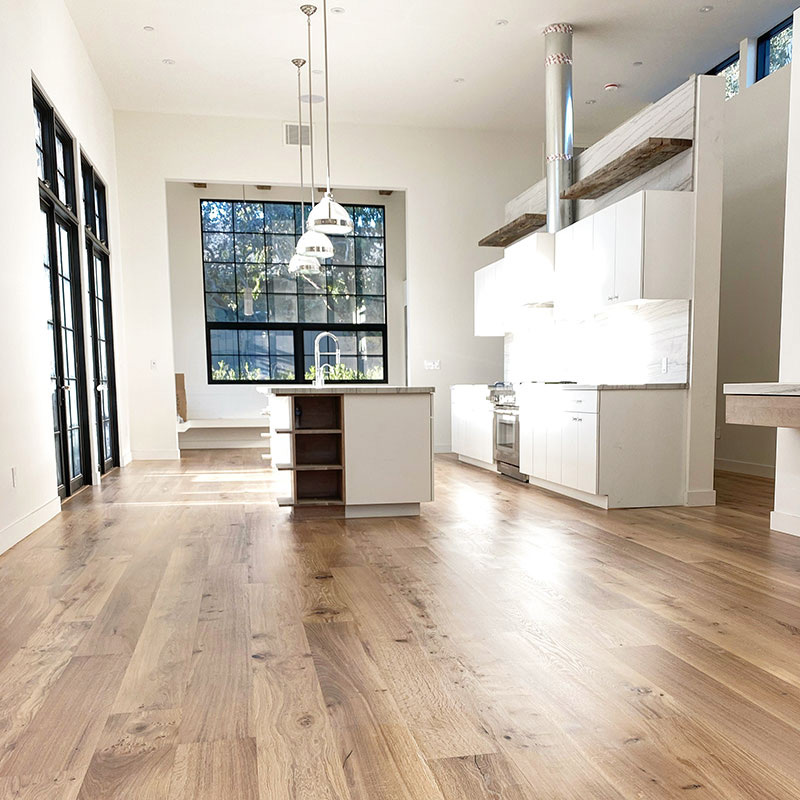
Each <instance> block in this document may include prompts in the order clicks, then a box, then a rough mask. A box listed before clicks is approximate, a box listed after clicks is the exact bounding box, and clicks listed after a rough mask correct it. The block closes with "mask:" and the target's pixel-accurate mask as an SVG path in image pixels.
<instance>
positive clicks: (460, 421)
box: [450, 386, 464, 454]
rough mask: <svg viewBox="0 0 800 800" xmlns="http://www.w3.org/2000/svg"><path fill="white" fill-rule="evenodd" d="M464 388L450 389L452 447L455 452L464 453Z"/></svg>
mask: <svg viewBox="0 0 800 800" xmlns="http://www.w3.org/2000/svg"><path fill="white" fill-rule="evenodd" d="M461 392H462V390H461V389H459V388H457V387H455V386H454V387H452V388H451V389H450V448H451V449H452V451H453V452H454V453H458V454H463V453H464V411H463V399H462V397H461Z"/></svg>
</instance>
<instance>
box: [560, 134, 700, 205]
mask: <svg viewBox="0 0 800 800" xmlns="http://www.w3.org/2000/svg"><path fill="white" fill-rule="evenodd" d="M691 146H692V140H691V139H670V138H665V137H663V136H649V137H648V138H646V139H645V140H644V141H642V142H640V143H639V144H637V145H635V146H634V147H631V149H630V150H627V151H626V152H624V153H623V154H622V155H621V156H618V157H617V158H615V159H614V160H613V161H609V162H608V163H607V164H604V165H603V166H602V167H600V169H598V170H597V171H596V172H593V173H592V174H591V175H587V176H586V177H585V178H581V180H579V181H576V182H575V183H573V184H572V186H570V187H568V188H567V189H565V190H564V191H563V192H562V193H561V199H562V200H581V199H583V200H597V199H598V198H600V197H603V196H604V195H606V194H608V193H609V192H611V191H613V190H614V189H618V188H619V187H620V186H623V185H624V184H626V183H630V182H631V181H632V180H635V179H636V178H638V177H639V176H641V175H644V174H645V173H647V172H650V171H651V170H653V169H655V168H656V167H658V166H660V165H661V164H663V163H664V162H665V161H669V160H670V159H671V158H675V156H678V155H680V154H681V153H684V152H685V151H686V150H688V149H689V148H690V147H691Z"/></svg>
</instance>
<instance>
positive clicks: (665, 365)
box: [661, 356, 669, 375]
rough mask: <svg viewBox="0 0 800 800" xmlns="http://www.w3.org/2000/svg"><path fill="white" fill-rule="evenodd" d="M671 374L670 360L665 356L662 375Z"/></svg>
mask: <svg viewBox="0 0 800 800" xmlns="http://www.w3.org/2000/svg"><path fill="white" fill-rule="evenodd" d="M668 372H669V359H668V358H667V357H666V356H665V357H664V358H662V359H661V374H662V375H666V374H667V373H668Z"/></svg>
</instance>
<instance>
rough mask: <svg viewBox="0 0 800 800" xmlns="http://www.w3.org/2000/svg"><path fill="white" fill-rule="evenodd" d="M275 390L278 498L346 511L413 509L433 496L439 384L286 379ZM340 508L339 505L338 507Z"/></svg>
mask: <svg viewBox="0 0 800 800" xmlns="http://www.w3.org/2000/svg"><path fill="white" fill-rule="evenodd" d="M260 391H264V392H265V393H267V394H269V395H270V422H271V424H272V426H273V427H272V433H273V435H274V439H275V443H274V444H273V453H274V454H275V458H274V462H273V463H274V465H275V468H276V469H277V470H279V471H280V472H283V473H289V474H290V476H291V481H292V483H291V487H292V488H291V496H290V497H284V498H280V499H279V500H278V505H280V506H288V507H295V508H308V507H313V506H319V507H329V506H333V507H337V506H338V507H342V509H343V511H342V512H339V513H340V514H343V515H344V516H345V517H378V516H409V515H416V514H419V511H420V503H422V502H427V501H430V500H432V499H433V389H432V388H430V387H425V388H417V387H408V386H401V387H390V386H374V387H373V386H333V385H328V386H325V387H324V388H322V389H316V388H314V387H311V386H297V387H294V386H285V387H284V386H281V387H277V386H276V387H272V388H270V389H265V390H260ZM332 513H335V512H332Z"/></svg>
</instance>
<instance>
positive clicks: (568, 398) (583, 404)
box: [562, 389, 599, 414]
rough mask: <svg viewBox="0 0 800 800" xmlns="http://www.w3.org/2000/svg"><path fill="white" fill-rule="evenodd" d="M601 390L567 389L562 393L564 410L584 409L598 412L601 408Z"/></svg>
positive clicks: (589, 412) (590, 412)
mask: <svg viewBox="0 0 800 800" xmlns="http://www.w3.org/2000/svg"><path fill="white" fill-rule="evenodd" d="M598 395H599V392H598V391H597V390H591V389H576V390H575V391H574V392H573V391H571V390H569V389H565V390H564V391H563V393H562V398H563V401H562V402H563V406H562V408H563V409H564V411H583V412H585V413H587V414H596V413H597V410H598V408H599V402H598Z"/></svg>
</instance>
